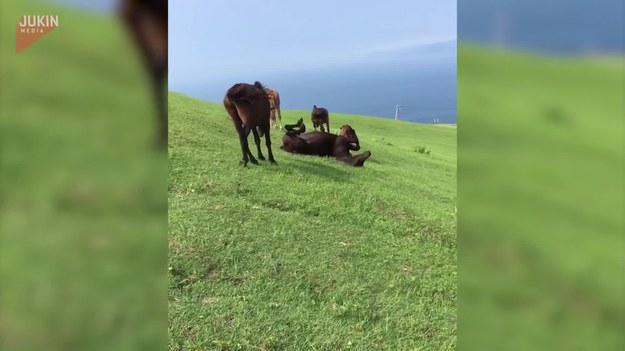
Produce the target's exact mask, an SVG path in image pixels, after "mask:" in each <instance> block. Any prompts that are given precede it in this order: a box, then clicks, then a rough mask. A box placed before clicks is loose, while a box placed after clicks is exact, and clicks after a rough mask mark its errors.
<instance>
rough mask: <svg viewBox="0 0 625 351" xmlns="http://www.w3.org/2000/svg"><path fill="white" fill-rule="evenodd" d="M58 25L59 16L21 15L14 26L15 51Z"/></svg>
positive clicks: (27, 45) (28, 44)
mask: <svg viewBox="0 0 625 351" xmlns="http://www.w3.org/2000/svg"><path fill="white" fill-rule="evenodd" d="M58 26H59V16H22V18H21V19H20V21H19V22H18V23H17V26H15V52H16V53H18V54H19V53H20V52H21V51H22V50H24V49H26V48H27V47H29V46H30V45H31V44H33V43H34V42H36V41H37V40H39V39H41V38H42V37H43V36H44V35H46V34H48V33H50V32H52V31H53V30H55V29H56V28H58Z"/></svg>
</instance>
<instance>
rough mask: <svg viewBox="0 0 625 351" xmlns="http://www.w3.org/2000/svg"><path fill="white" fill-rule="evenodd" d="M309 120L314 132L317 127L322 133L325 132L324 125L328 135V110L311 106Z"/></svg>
mask: <svg viewBox="0 0 625 351" xmlns="http://www.w3.org/2000/svg"><path fill="white" fill-rule="evenodd" d="M310 120H311V121H312V124H313V129H314V130H317V127H319V128H320V129H321V131H322V132H325V130H323V124H324V123H325V125H326V126H327V127H328V133H330V117H329V115H328V110H326V109H325V108H323V107H317V105H313V109H312V112H311V114H310Z"/></svg>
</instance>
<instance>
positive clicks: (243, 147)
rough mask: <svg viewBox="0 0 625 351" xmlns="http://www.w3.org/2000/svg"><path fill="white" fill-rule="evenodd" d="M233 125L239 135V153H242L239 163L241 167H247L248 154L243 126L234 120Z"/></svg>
mask: <svg viewBox="0 0 625 351" xmlns="http://www.w3.org/2000/svg"><path fill="white" fill-rule="evenodd" d="M234 127H235V129H236V130H237V134H238V135H239V143H240V144H241V154H242V155H243V156H242V158H241V162H240V164H242V165H243V167H247V163H248V162H249V158H248V154H247V137H246V136H245V134H244V131H243V126H241V124H239V123H237V122H236V121H234Z"/></svg>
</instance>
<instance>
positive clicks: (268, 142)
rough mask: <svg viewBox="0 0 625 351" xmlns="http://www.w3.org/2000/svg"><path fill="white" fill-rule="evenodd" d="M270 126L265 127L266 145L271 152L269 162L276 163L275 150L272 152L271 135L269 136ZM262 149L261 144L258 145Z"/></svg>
mask: <svg viewBox="0 0 625 351" xmlns="http://www.w3.org/2000/svg"><path fill="white" fill-rule="evenodd" d="M269 129H270V128H269V127H268V126H267V127H265V145H267V152H268V153H269V162H271V163H273V164H276V160H275V159H274V158H273V152H271V137H270V136H269ZM258 149H259V150H260V146H259V147H258Z"/></svg>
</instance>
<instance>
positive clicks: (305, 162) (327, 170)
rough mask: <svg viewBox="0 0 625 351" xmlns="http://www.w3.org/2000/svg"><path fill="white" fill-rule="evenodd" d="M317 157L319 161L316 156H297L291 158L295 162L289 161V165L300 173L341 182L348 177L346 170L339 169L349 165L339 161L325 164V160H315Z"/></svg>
mask: <svg viewBox="0 0 625 351" xmlns="http://www.w3.org/2000/svg"><path fill="white" fill-rule="evenodd" d="M317 159H318V160H319V161H320V158H317V157H312V156H298V157H295V158H293V161H295V162H293V163H291V166H292V167H293V168H296V169H298V170H299V171H300V172H302V173H306V174H315V175H318V176H322V177H326V178H331V179H334V180H337V181H341V182H344V181H347V180H349V179H350V176H351V175H350V173H349V172H347V170H344V169H341V168H342V167H349V166H347V165H342V164H340V163H339V162H337V164H336V165H332V166H330V165H327V164H325V162H315V160H317Z"/></svg>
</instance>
